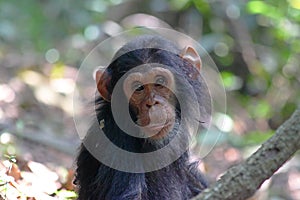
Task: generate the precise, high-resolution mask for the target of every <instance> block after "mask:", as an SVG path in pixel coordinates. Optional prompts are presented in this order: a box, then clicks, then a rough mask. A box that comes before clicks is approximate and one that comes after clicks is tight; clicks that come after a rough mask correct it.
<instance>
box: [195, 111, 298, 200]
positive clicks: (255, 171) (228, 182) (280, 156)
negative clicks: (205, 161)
mask: <svg viewBox="0 0 300 200" xmlns="http://www.w3.org/2000/svg"><path fill="white" fill-rule="evenodd" d="M299 149H300V107H299V108H298V109H297V110H296V111H295V113H294V114H293V115H292V116H291V118H290V119H289V120H287V121H286V122H285V123H284V124H282V125H281V126H280V127H279V128H278V129H277V130H276V133H275V135H274V136H273V137H271V138H270V139H269V140H268V141H266V142H265V143H264V144H262V146H261V147H260V148H259V149H258V150H257V151H256V152H255V153H254V154H252V155H251V156H250V157H249V158H248V159H247V160H246V161H245V162H243V163H241V164H239V165H237V166H234V167H232V168H230V169H229V170H228V171H227V172H226V174H225V175H223V176H222V177H221V178H220V180H218V181H217V183H215V184H214V185H212V186H211V187H210V188H208V189H206V190H205V191H203V192H202V193H201V194H199V195H198V196H197V197H195V198H193V200H208V199H213V200H227V199H228V200H238V199H246V198H248V197H251V196H252V195H253V194H254V193H255V192H256V190H257V189H258V188H259V187H260V186H261V184H262V183H263V182H264V181H265V180H266V179H268V178H270V177H271V176H272V175H273V174H274V173H275V172H276V171H277V170H278V169H279V168H280V167H281V166H282V165H283V164H284V163H285V162H286V161H287V160H288V159H290V158H291V157H292V156H293V154H294V153H295V152H296V151H297V150H299Z"/></svg>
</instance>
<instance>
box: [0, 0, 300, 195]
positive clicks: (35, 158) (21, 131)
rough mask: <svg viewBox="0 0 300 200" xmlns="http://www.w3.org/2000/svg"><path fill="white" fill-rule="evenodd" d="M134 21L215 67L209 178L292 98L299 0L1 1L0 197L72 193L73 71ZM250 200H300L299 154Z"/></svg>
mask: <svg viewBox="0 0 300 200" xmlns="http://www.w3.org/2000/svg"><path fill="white" fill-rule="evenodd" d="M137 26H139V27H140V26H151V27H166V28H173V29H175V30H178V31H180V32H182V33H185V34H187V35H189V36H191V37H192V38H193V39H195V40H196V41H198V42H199V43H200V44H201V45H202V46H203V47H204V48H205V49H206V51H207V52H208V53H209V54H210V56H211V57H212V58H213V60H214V62H215V63H216V65H217V67H218V69H219V71H220V73H221V77H222V79H223V83H224V87H225V89H226V93H227V113H218V114H219V115H220V116H222V119H225V122H226V126H220V130H219V131H220V132H222V135H221V138H220V139H219V140H218V143H217V145H216V146H215V148H214V149H213V151H212V152H211V153H210V154H209V155H208V156H206V157H205V158H204V159H203V160H202V162H201V164H200V168H201V170H202V171H203V172H204V173H205V174H206V177H207V179H208V180H209V182H211V183H213V182H215V181H216V179H218V178H219V177H220V175H222V173H224V172H225V171H226V169H228V168H229V167H230V166H232V165H234V164H237V163H239V162H241V161H242V160H243V159H245V158H246V157H248V156H249V155H250V154H251V153H253V152H254V151H255V150H256V149H257V148H258V147H259V145H260V144H262V143H263V142H264V141H265V140H267V139H268V138H269V137H271V136H272V135H273V133H274V131H275V130H276V129H277V128H278V127H279V126H280V124H282V123H283V122H284V121H285V120H286V119H288V117H289V116H290V115H291V114H292V112H293V111H294V110H295V109H296V107H297V105H299V104H300V89H299V88H300V65H299V63H300V1H299V0H278V1H272V0H265V1H259V0H250V1H246V0H238V1H233V0H211V1H209V0H151V1H150V0H143V1H140V0H86V1H71V0H63V1H49V0H43V1H41V0H40V1H37V0H27V1H19V0H10V1H5V0H0V199H1V198H4V199H5V198H6V199H43V200H47V199H74V197H75V196H76V194H75V193H74V192H73V190H74V188H73V185H72V177H73V170H74V159H75V155H76V153H77V149H78V146H79V144H80V140H79V137H78V135H77V133H76V129H75V126H74V122H73V118H72V114H73V107H72V100H73V99H72V97H73V89H74V86H75V80H76V74H77V72H78V69H79V67H80V65H81V63H82V61H83V59H84V58H85V57H86V56H87V54H88V53H89V52H90V51H91V50H92V49H93V48H94V47H95V46H96V45H97V44H98V43H99V42H101V41H103V40H104V39H106V38H108V37H110V36H113V35H116V34H117V33H119V32H122V31H124V30H127V29H129V28H133V27H137ZM213 123H215V124H216V125H217V126H218V122H213ZM215 134H218V133H211V134H210V137H211V138H212V141H213V140H214V138H215V137H216V135H215ZM209 141H210V140H207V142H208V143H209ZM202 145H204V146H205V145H206V144H202ZM207 145H210V144H207ZM196 153H197V152H196ZM195 157H197V154H196V155H195ZM252 199H263V200H265V199H274V200H275V199H276V200H280V199H291V200H297V199H300V156H299V154H297V155H295V157H294V158H293V159H291V160H290V161H289V162H288V163H286V164H285V165H284V166H283V167H282V168H281V169H280V170H279V171H278V172H277V173H276V174H275V175H274V176H273V177H272V178H271V179H270V180H267V181H266V182H265V183H264V184H263V185H262V188H261V189H260V190H259V191H258V192H257V194H256V195H255V196H254V197H253V198H252Z"/></svg>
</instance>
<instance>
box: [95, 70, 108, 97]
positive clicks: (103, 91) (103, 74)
mask: <svg viewBox="0 0 300 200" xmlns="http://www.w3.org/2000/svg"><path fill="white" fill-rule="evenodd" d="M110 79H111V76H110V75H109V74H108V73H107V71H106V70H105V69H98V70H97V71H96V84H97V89H98V92H99V94H100V96H101V97H102V98H103V99H104V100H105V101H110V99H111V94H110V93H109V92H108V90H107V85H108V83H109V82H110Z"/></svg>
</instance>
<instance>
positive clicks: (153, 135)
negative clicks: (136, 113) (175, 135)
mask: <svg viewBox="0 0 300 200" xmlns="http://www.w3.org/2000/svg"><path fill="white" fill-rule="evenodd" d="M173 124H174V123H172V121H167V122H166V123H164V124H153V125H147V126H144V127H142V131H143V132H144V134H146V135H148V136H149V138H148V139H154V140H157V139H162V138H164V137H165V136H166V135H167V134H168V133H169V132H170V131H171V129H172V127H173Z"/></svg>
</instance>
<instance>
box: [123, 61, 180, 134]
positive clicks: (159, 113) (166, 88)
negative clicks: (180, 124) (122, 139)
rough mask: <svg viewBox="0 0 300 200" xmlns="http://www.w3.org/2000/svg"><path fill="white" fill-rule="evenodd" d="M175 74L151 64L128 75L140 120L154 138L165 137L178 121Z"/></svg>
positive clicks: (132, 102)
mask: <svg viewBox="0 0 300 200" xmlns="http://www.w3.org/2000/svg"><path fill="white" fill-rule="evenodd" d="M174 86H175V83H174V77H173V75H172V73H171V72H170V71H169V70H168V69H164V68H161V67H155V68H150V69H149V70H147V71H143V72H134V73H131V74H129V76H128V77H127V78H126V79H125V81H124V85H123V89H124V92H125V94H126V97H127V98H128V100H129V104H130V107H131V109H132V110H133V111H134V114H135V115H136V117H137V121H136V123H137V124H138V125H139V126H140V128H141V131H142V133H143V134H145V136H146V137H150V139H161V138H163V137H164V136H166V135H167V134H168V132H170V131H171V130H172V128H173V126H174V123H175V117H176V116H175V107H174V95H173V93H172V92H171V90H173V89H174Z"/></svg>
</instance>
